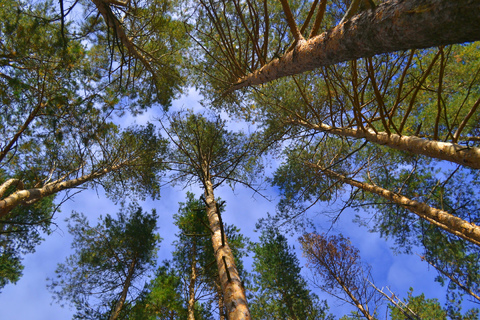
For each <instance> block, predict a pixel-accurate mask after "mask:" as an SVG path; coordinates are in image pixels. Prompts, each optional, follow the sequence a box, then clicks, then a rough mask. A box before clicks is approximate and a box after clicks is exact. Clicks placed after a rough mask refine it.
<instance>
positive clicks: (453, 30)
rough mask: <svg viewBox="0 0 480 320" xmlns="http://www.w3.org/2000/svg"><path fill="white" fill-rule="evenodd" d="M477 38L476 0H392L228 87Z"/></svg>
mask: <svg viewBox="0 0 480 320" xmlns="http://www.w3.org/2000/svg"><path fill="white" fill-rule="evenodd" d="M477 40H480V1H478V0H455V1H452V0H392V1H388V2H385V3H382V4H380V5H379V6H377V7H376V8H375V9H374V10H366V11H363V12H362V13H360V14H358V15H356V16H354V17H353V18H352V19H350V20H347V21H346V22H345V23H343V24H340V25H338V26H336V27H335V28H333V29H332V30H329V31H327V32H324V33H323V34H321V35H319V36H316V37H314V38H311V39H309V40H306V41H299V43H298V44H297V46H296V47H295V48H294V49H293V50H292V51H290V52H288V53H287V54H285V55H284V56H283V57H281V58H280V59H275V60H273V61H271V62H270V63H268V64H266V65H264V66H263V67H262V68H261V69H258V70H256V71H255V72H253V73H251V74H249V75H247V76H245V77H243V78H241V79H239V80H238V81H237V82H236V83H235V84H233V85H232V87H231V89H230V90H232V91H233V90H238V89H240V88H243V87H246V86H251V85H258V84H263V83H267V82H270V81H273V80H275V79H279V78H281V77H285V76H290V75H295V74H299V73H302V72H305V71H310V70H314V69H316V68H319V67H322V66H328V65H333V64H336V63H339V62H344V61H349V60H355V59H359V58H366V57H372V56H374V55H377V54H381V53H388V52H395V51H401V50H408V49H422V48H429V47H434V46H441V45H449V44H455V43H464V42H471V41H477Z"/></svg>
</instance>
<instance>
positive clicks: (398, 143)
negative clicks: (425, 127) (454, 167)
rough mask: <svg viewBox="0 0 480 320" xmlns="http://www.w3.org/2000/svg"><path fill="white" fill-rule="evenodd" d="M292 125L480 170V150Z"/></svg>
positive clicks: (365, 132) (367, 132)
mask: <svg viewBox="0 0 480 320" xmlns="http://www.w3.org/2000/svg"><path fill="white" fill-rule="evenodd" d="M291 123H296V124H299V125H301V126H304V127H306V128H309V129H313V130H317V131H321V132H327V133H332V134H336V135H339V136H342V137H352V138H356V139H365V140H367V141H370V142H373V143H376V144H380V145H384V146H387V147H390V148H392V149H396V150H402V151H409V152H411V153H415V154H421V155H424V156H427V157H431V158H436V159H440V160H447V161H450V162H454V163H458V164H460V165H463V166H467V167H470V168H474V169H480V148H475V147H472V148H467V147H465V146H462V145H459V144H456V143H449V142H440V141H433V140H427V139H422V138H418V137H415V136H413V137H409V136H400V135H398V134H388V133H386V132H378V133H375V131H373V130H372V129H366V130H359V129H347V128H336V127H331V126H329V125H326V124H324V123H321V124H311V123H308V122H306V121H302V120H294V121H291Z"/></svg>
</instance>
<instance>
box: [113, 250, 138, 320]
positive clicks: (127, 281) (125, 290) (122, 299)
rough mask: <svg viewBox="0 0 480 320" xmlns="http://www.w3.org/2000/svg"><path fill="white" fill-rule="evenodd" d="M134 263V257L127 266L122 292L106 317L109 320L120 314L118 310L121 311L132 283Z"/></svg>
mask: <svg viewBox="0 0 480 320" xmlns="http://www.w3.org/2000/svg"><path fill="white" fill-rule="evenodd" d="M136 264H137V261H136V259H134V260H133V261H132V263H131V264H130V267H129V268H128V273H127V278H126V279H125V283H124V284H123V290H122V294H121V295H120V299H118V301H117V303H116V304H115V308H114V309H113V311H112V313H111V314H110V318H108V319H109V320H116V319H118V316H119V315H120V311H122V308H123V305H124V304H125V300H127V293H128V289H129V288H130V285H131V283H132V278H133V273H134V272H135V266H136Z"/></svg>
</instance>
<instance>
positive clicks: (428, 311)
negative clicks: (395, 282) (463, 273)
mask: <svg viewBox="0 0 480 320" xmlns="http://www.w3.org/2000/svg"><path fill="white" fill-rule="evenodd" d="M405 304H406V306H407V307H408V309H409V310H411V311H413V312H414V313H415V315H416V316H417V317H418V319H438V320H441V319H445V320H446V319H447V318H448V319H458V320H474V319H478V315H479V310H478V309H470V310H468V311H467V312H466V313H465V314H463V315H462V314H461V313H460V309H461V308H459V309H458V310H456V311H455V312H454V313H452V310H451V308H447V309H446V310H445V309H442V307H441V305H440V303H439V302H438V300H437V299H426V298H425V295H424V294H423V293H422V294H421V295H419V296H414V295H413V288H410V290H409V291H408V298H407V299H405ZM389 309H390V317H391V319H392V320H404V319H407V318H406V317H405V315H404V314H403V313H402V312H401V311H400V310H399V309H398V308H396V307H394V306H389ZM407 313H409V314H411V312H409V311H407Z"/></svg>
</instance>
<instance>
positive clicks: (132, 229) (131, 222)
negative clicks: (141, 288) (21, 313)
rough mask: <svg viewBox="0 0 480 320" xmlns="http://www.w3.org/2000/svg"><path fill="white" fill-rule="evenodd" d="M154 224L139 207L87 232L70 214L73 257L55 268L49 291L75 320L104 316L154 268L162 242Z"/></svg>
mask: <svg viewBox="0 0 480 320" xmlns="http://www.w3.org/2000/svg"><path fill="white" fill-rule="evenodd" d="M156 221H157V215H156V213H155V211H152V213H145V212H143V211H142V209H141V208H140V207H139V206H138V205H130V206H128V207H126V208H123V209H122V210H121V211H120V212H119V213H118V217H117V218H116V219H115V218H113V217H112V216H110V215H108V214H107V215H106V216H105V217H104V218H103V217H101V218H100V221H99V223H98V224H97V225H96V226H90V224H89V223H88V221H87V218H86V217H85V216H84V215H83V214H78V213H74V214H72V217H71V218H70V219H69V232H70V233H71V234H72V235H73V237H74V240H73V243H72V249H74V250H75V253H74V254H73V255H71V256H69V257H68V258H67V259H66V262H65V263H62V264H59V265H58V268H57V270H56V274H57V275H56V277H55V278H54V279H52V280H51V283H50V284H49V285H48V287H49V289H50V290H51V291H52V293H53V294H54V299H55V300H57V301H58V302H62V301H66V302H68V303H69V304H71V305H72V306H75V308H76V310H77V313H76V315H75V317H76V318H79V319H84V318H87V319H95V318H98V317H101V315H105V314H109V313H110V312H111V308H113V306H114V305H115V303H116V301H117V300H118V299H119V297H120V293H121V292H122V291H123V290H129V289H130V286H132V284H134V283H136V282H139V281H141V279H142V277H144V276H145V275H146V273H148V272H149V271H150V270H151V268H152V267H153V266H154V265H155V257H156V250H157V246H158V243H159V242H160V240H161V239H160V237H159V236H158V235H157V234H156V233H155V229H156ZM128 278H130V279H131V282H129V281H127V279H128ZM125 286H127V287H125ZM131 289H132V290H129V291H130V296H133V297H135V296H136V295H137V294H138V293H137V294H135V293H134V292H133V290H134V289H133V288H131Z"/></svg>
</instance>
